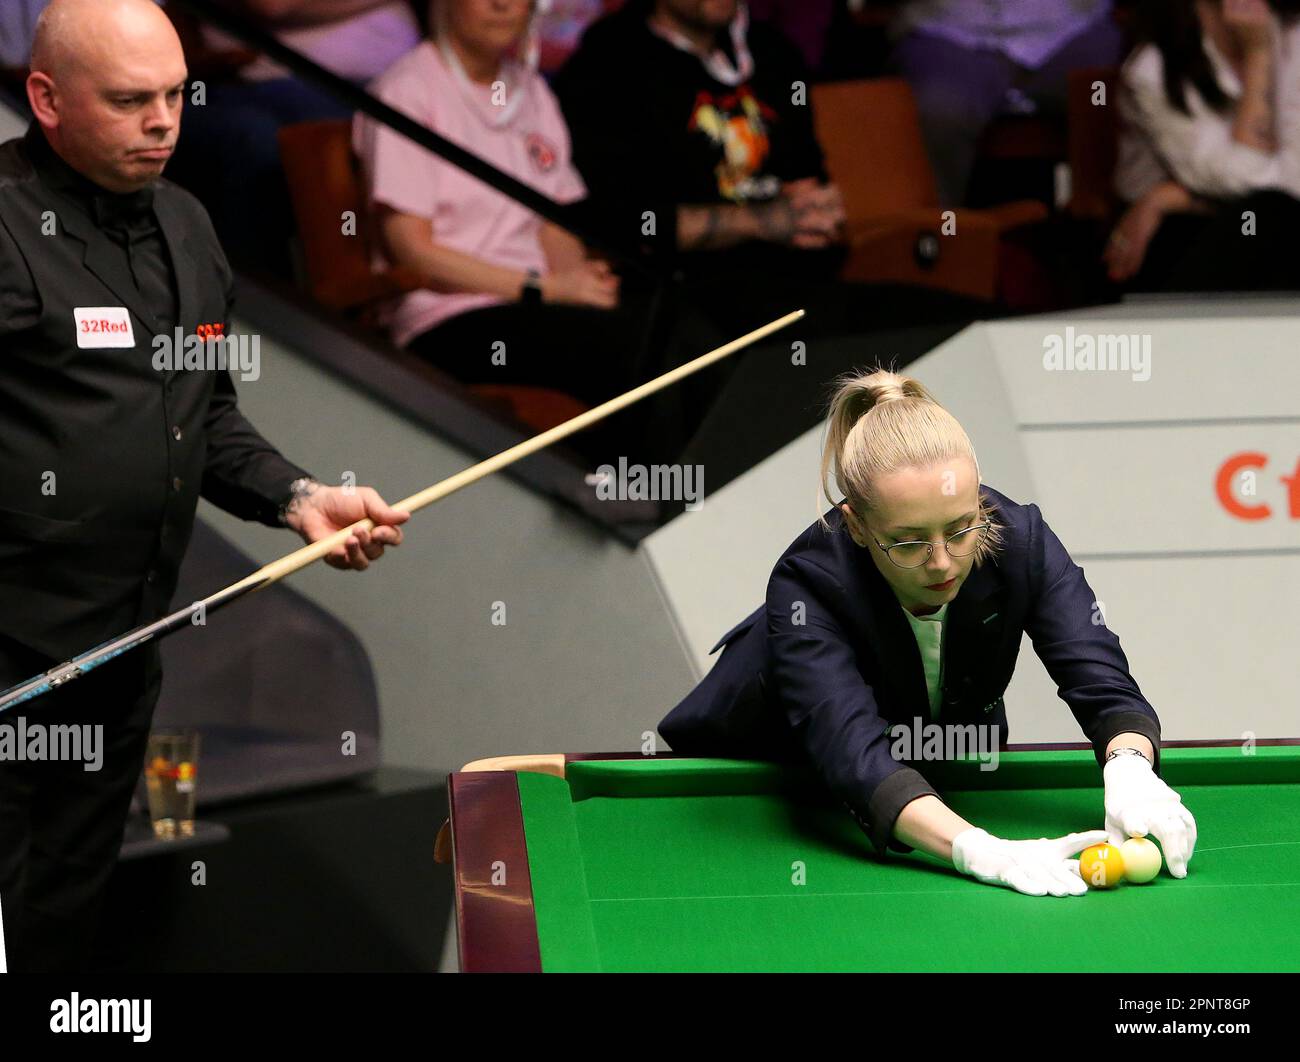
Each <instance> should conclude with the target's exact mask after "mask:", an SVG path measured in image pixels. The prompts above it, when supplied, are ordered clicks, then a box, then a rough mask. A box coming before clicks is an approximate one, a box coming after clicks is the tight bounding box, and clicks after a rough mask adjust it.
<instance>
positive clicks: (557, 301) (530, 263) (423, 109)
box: [354, 0, 680, 457]
mask: <svg viewBox="0 0 1300 1062" xmlns="http://www.w3.org/2000/svg"><path fill="white" fill-rule="evenodd" d="M531 13H532V4H531V3H530V2H529V0H508V2H504V3H503V2H501V0H437V2H435V3H434V4H433V6H432V11H431V20H430V21H431V27H432V31H433V32H432V38H431V39H430V40H428V41H425V42H423V43H422V44H420V45H419V46H418V47H416V48H415V49H414V50H413V51H411V52H409V53H408V54H407V55H405V56H403V57H402V58H401V59H399V60H398V61H397V62H396V63H395V64H393V66H392V67H391V68H390V69H389V70H388V71H387V72H385V73H384V74H383V76H381V77H380V78H379V79H378V80H377V81H375V82H374V83H373V84H372V85H371V87H370V88H371V92H372V93H374V95H375V96H377V97H378V98H380V99H382V100H383V101H384V102H386V103H388V104H389V105H390V106H392V107H394V108H395V109H397V110H399V111H402V112H404V113H405V114H407V115H409V116H410V117H412V118H413V119H415V120H416V121H418V122H420V123H421V124H422V125H425V126H427V127H428V128H430V129H433V130H435V131H436V132H438V133H440V134H441V135H443V136H445V137H447V138H448V139H449V140H452V141H454V142H455V143H457V144H459V145H461V146H462V147H465V148H467V149H468V150H470V151H472V152H473V153H474V154H476V155H478V156H479V157H480V158H483V159H486V160H487V161H489V162H491V163H492V164H493V165H495V166H496V167H498V168H499V169H501V170H503V171H505V172H506V173H509V174H510V175H512V176H514V177H516V178H517V179H519V180H520V181H523V182H524V183H526V184H529V185H531V186H532V187H533V188H536V189H537V190H538V191H540V192H542V193H543V194H545V195H547V196H550V197H551V198H553V199H555V200H557V201H558V202H560V203H571V202H574V201H575V200H579V199H582V198H583V197H585V195H586V188H585V187H584V185H583V182H582V178H581V177H580V176H579V175H578V171H577V170H576V169H575V168H574V166H573V163H572V161H571V155H570V147H569V133H568V129H567V128H566V126H565V123H564V119H563V117H562V115H561V113H560V109H559V106H558V105H557V103H556V101H555V97H554V96H553V95H552V93H551V91H550V89H549V88H548V87H547V85H546V83H545V81H544V80H543V79H542V78H541V76H540V75H538V74H537V73H536V71H535V69H533V67H532V65H531V64H530V63H527V62H521V61H519V60H517V59H515V58H513V57H511V53H512V52H514V51H518V52H520V53H522V54H524V55H525V56H527V55H529V53H530V52H532V53H534V54H535V44H534V42H535V37H534V35H533V34H532V32H531V29H532V25H531ZM354 146H355V148H356V150H357V153H358V155H359V156H360V158H361V160H362V166H363V169H364V172H365V176H366V181H367V184H368V187H369V192H370V199H371V207H372V213H373V224H374V228H375V231H376V232H377V233H378V236H379V240H378V243H379V244H380V251H379V252H377V253H378V254H380V255H381V256H382V259H386V260H388V261H391V262H393V263H396V264H400V265H403V266H406V267H408V268H409V269H412V270H415V271H416V272H417V273H419V274H420V275H422V276H423V277H424V278H426V286H425V287H424V288H422V289H419V290H417V291H413V292H410V293H408V294H406V295H404V296H402V297H401V298H400V299H398V300H397V301H396V302H395V304H394V305H392V306H391V307H390V308H389V311H388V313H387V319H386V324H387V326H388V328H389V331H390V334H391V336H392V339H393V341H394V342H395V343H396V344H397V345H399V346H402V347H406V348H408V349H410V350H412V351H414V352H415V353H418V354H419V355H420V356H421V357H423V358H425V359H426V360H428V361H430V362H432V363H434V364H436V365H437V366H438V367H440V368H442V369H444V370H445V371H447V372H448V373H450V374H451V375H453V376H455V377H457V378H459V379H460V380H462V381H464V382H467V383H516V384H535V385H539V386H548V387H555V388H559V389H561V390H565V391H568V392H569V393H571V394H573V395H575V396H577V397H579V398H582V399H583V400H585V401H588V402H590V403H593V404H594V403H596V402H600V401H604V400H605V399H607V398H611V397H613V396H614V395H615V394H618V393H620V392H621V391H623V390H626V389H627V388H629V387H631V386H632V385H633V384H634V383H635V382H639V380H635V379H634V378H633V377H634V375H635V373H636V369H635V366H634V364H633V363H634V361H635V358H634V356H633V352H634V351H635V350H636V347H637V340H638V339H639V338H640V337H641V336H642V334H643V332H644V325H645V322H644V320H643V319H641V316H642V315H641V312H640V311H641V309H642V303H641V301H640V300H639V299H631V300H629V299H626V298H625V299H623V300H620V290H619V288H620V279H619V277H618V276H617V275H615V274H614V273H613V271H612V270H611V268H610V267H609V265H608V263H606V262H604V261H598V260H594V259H591V258H588V257H587V254H586V250H585V248H584V246H583V244H582V242H581V241H580V240H578V239H577V238H576V237H574V236H572V235H571V234H569V233H568V232H566V231H564V230H563V229H560V228H559V227H558V226H555V225H553V224H551V223H549V222H546V221H544V220H543V219H542V218H540V217H538V216H537V215H536V214H534V213H532V212H531V211H529V210H527V209H526V208H524V207H522V206H520V205H519V204H518V203H516V202H515V201H514V200H512V199H509V198H507V197H506V196H505V195H503V194H501V193H500V192H497V191H495V190H494V189H492V188H490V187H488V186H487V185H486V184H484V183H483V182H481V181H479V180H477V179H476V178H473V177H470V176H468V175H467V174H465V173H464V172H463V171H461V170H459V169H458V168H457V167H455V166H453V165H451V164H449V163H447V162H444V161H442V160H441V159H440V158H438V157H437V156H436V155H434V154H432V153H431V152H428V151H426V150H424V149H423V148H421V147H418V146H416V145H415V144H413V143H412V142H411V141H409V140H408V139H406V138H405V137H403V136H402V135H400V134H399V133H396V132H394V131H393V130H391V129H389V128H388V127H387V126H384V125H382V124H380V123H377V122H375V121H374V120H372V119H370V118H366V117H364V116H362V115H358V116H357V118H356V120H355V124H354ZM382 259H381V260H382ZM628 303H631V305H628ZM503 361H504V364H503V363H502V362H503ZM655 367H656V368H658V367H659V366H655ZM636 419H637V418H636V417H628V416H625V415H620V417H619V418H615V420H616V421H618V423H617V424H615V425H614V427H615V428H619V429H626V430H624V431H622V435H621V437H623V438H629V437H630V434H629V433H630V432H631V430H632V429H631V425H632V424H633V422H634V421H635V420H636ZM606 434H607V435H608V434H609V433H608V432H607V433H606ZM615 434H618V433H617V432H615ZM676 442H680V440H676V441H675V443H676ZM624 452H626V451H624ZM610 456H612V457H617V456H618V455H617V454H611V455H610Z"/></svg>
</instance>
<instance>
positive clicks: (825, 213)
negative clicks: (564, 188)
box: [555, 0, 844, 314]
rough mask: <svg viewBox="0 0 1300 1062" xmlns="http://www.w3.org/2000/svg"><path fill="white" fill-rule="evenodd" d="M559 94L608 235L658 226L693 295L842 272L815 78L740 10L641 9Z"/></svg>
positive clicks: (665, 250) (650, 3) (613, 28)
mask: <svg viewBox="0 0 1300 1062" xmlns="http://www.w3.org/2000/svg"><path fill="white" fill-rule="evenodd" d="M555 91H556V94H557V96H558V97H559V99H560V103H561V105H562V107H563V109H564V115H565V119H566V120H567V121H568V123H569V128H570V132H571V135H572V138H573V156H574V161H575V163H576V164H577V166H578V169H579V170H580V171H581V172H582V176H583V179H584V180H585V181H586V183H587V186H588V189H589V191H590V193H591V197H592V200H593V203H594V204H596V208H597V209H600V210H601V212H602V215H603V220H604V221H605V223H606V224H608V225H610V226H611V227H613V228H614V229H616V230H621V231H623V232H625V233H627V232H628V231H629V230H630V229H631V230H632V231H634V232H641V233H644V232H645V225H646V218H647V216H648V215H650V216H652V217H653V221H654V234H653V238H651V239H649V240H648V241H647V242H648V243H649V245H650V246H651V247H652V248H654V249H656V250H658V251H659V252H661V253H662V254H664V255H665V256H671V258H672V264H673V266H674V268H677V269H679V270H681V271H682V273H683V274H684V275H685V277H686V279H687V283H688V285H690V284H691V283H692V282H693V281H698V280H706V279H709V278H712V277H715V276H717V275H718V274H719V273H726V274H729V275H731V276H732V277H733V279H735V278H740V277H746V278H749V277H761V276H766V277H773V278H785V279H786V280H787V281H788V282H790V283H805V282H811V281H814V280H827V279H830V278H832V277H833V276H834V275H835V273H836V272H837V270H838V267H839V265H840V263H841V261H842V257H841V254H840V252H839V248H838V246H837V245H838V244H839V242H840V240H841V238H842V235H841V228H842V224H843V221H844V211H843V206H842V202H841V199H840V194H839V191H838V189H837V188H836V187H835V186H834V185H833V184H831V183H829V181H828V179H827V174H826V170H825V166H824V164H823V160H822V152H821V148H820V147H819V146H818V144H817V139H816V137H815V135H814V131H813V122H812V110H811V107H810V105H809V103H808V92H809V84H808V76H807V72H806V71H805V69H804V67H803V62H802V59H801V58H800V56H799V53H798V52H797V50H796V49H795V48H794V47H793V45H791V44H790V43H789V42H788V41H787V40H786V39H785V38H784V37H783V36H782V35H781V34H780V32H779V31H777V30H775V29H772V28H771V27H769V26H766V25H763V24H755V25H749V24H748V20H747V15H746V10H745V7H744V5H743V4H740V3H738V0H630V2H629V3H628V4H627V5H626V6H625V7H624V8H622V9H621V10H620V11H618V12H617V13H615V14H613V15H609V16H607V17H605V18H603V19H601V20H599V21H598V22H596V23H594V24H593V25H592V26H591V27H590V28H589V29H588V30H587V32H586V34H585V35H584V36H583V39H582V43H581V45H580V47H579V48H578V50H577V51H576V52H575V53H574V54H573V55H572V56H571V57H570V59H569V60H568V62H567V63H566V64H565V66H564V69H563V70H561V72H560V74H559V76H558V77H557V78H556V80H555ZM633 226H635V227H636V228H635V229H632V227H633ZM736 282H737V283H738V284H739V285H741V286H743V285H744V283H745V281H743V280H737V281H736ZM791 305H796V303H794V302H792V303H791ZM768 308H770V304H768V306H764V307H761V308H760V310H759V312H760V314H761V312H764V311H765V310H766V309H768Z"/></svg>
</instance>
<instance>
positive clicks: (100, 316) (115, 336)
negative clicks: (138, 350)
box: [72, 306, 135, 349]
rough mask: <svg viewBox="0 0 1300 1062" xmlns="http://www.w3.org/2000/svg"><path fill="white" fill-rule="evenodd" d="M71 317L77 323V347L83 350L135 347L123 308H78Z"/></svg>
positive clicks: (129, 319) (128, 320)
mask: <svg viewBox="0 0 1300 1062" xmlns="http://www.w3.org/2000/svg"><path fill="white" fill-rule="evenodd" d="M72 316H73V318H74V319H75V320H76V322H77V346H79V347H82V348H83V349H84V348H89V347H133V346H135V333H134V332H132V331H131V315H130V314H129V313H127V310H126V307H125V306H78V307H76V308H75V309H74V310H73V311H72Z"/></svg>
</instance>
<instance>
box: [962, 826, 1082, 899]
mask: <svg viewBox="0 0 1300 1062" xmlns="http://www.w3.org/2000/svg"><path fill="white" fill-rule="evenodd" d="M1105 842H1106V831H1105V830H1088V831H1086V832H1084V833H1071V834H1067V835H1066V836H1064V837H1052V838H1048V837H1040V838H1038V840H1036V841H1008V840H1005V839H1003V838H1001V837H994V836H993V835H992V834H991V833H989V832H988V831H986V830H981V829H979V828H978V827H973V828H971V829H969V830H963V831H962V832H961V833H959V834H958V835H957V836H956V837H954V838H953V841H952V863H953V866H955V867H956V868H957V869H958V870H960V871H961V872H962V873H963V874H969V875H970V876H971V877H973V878H976V879H977V880H979V881H982V882H984V883H985V884H986V885H1007V886H1009V887H1011V888H1013V889H1015V890H1016V891H1017V892H1023V893H1024V894H1025V895H1026V896H1046V895H1047V894H1048V893H1049V892H1050V893H1051V894H1052V895H1053V896H1082V895H1083V894H1084V893H1085V892H1087V891H1088V886H1087V885H1086V884H1085V883H1084V880H1083V878H1081V877H1080V876H1079V861H1078V860H1077V859H1071V858H1070V857H1071V856H1072V855H1075V854H1077V853H1079V852H1082V851H1083V850H1084V849H1085V848H1088V847H1091V846H1092V845H1094V844H1105Z"/></svg>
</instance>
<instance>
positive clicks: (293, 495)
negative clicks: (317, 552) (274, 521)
mask: <svg viewBox="0 0 1300 1062" xmlns="http://www.w3.org/2000/svg"><path fill="white" fill-rule="evenodd" d="M319 486H320V481H319V480H316V479H313V478H312V477H311V476H300V477H298V478H297V479H295V480H294V481H293V482H292V483H290V484H289V496H288V497H287V498H285V499H284V501H282V502H281V503H280V509H279V513H278V514H277V515H278V517H279V520H280V524H281V526H283V527H288V526H289V521H288V519H287V517H288V515H289V510H290V509H291V508H293V505H294V503H295V502H297V501H298V499H299V498H305V497H307V496H308V495H309V494H311V493H312V492H313V491H314V490H315V489H316V488H317V487H319Z"/></svg>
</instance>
